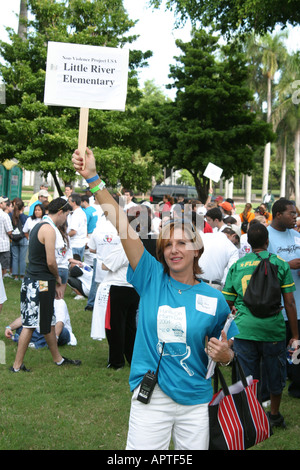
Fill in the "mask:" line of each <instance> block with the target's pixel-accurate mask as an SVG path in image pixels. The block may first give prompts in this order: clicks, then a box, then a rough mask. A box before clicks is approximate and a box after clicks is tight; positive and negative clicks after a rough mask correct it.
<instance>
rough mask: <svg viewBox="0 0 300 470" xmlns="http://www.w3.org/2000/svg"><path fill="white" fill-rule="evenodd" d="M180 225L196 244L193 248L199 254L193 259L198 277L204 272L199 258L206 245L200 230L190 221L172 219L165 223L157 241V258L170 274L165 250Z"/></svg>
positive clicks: (195, 273)
mask: <svg viewBox="0 0 300 470" xmlns="http://www.w3.org/2000/svg"><path fill="white" fill-rule="evenodd" d="M178 227H180V228H181V229H182V230H183V231H184V233H185V235H186V237H187V238H188V239H189V240H190V241H191V242H192V244H193V245H194V247H193V249H194V250H198V255H197V256H195V258H194V261H193V274H194V277H195V278H196V277H197V276H198V275H199V274H202V273H203V271H202V269H201V268H200V266H199V259H200V257H201V255H202V253H203V251H204V246H203V241H202V238H201V236H200V234H199V232H198V231H197V230H196V228H195V227H194V225H193V224H192V222H190V221H184V220H183V221H181V220H170V221H168V222H167V223H165V224H164V225H163V227H162V229H161V232H160V234H159V237H158V239H157V242H156V256H157V259H158V261H160V262H161V264H162V265H163V267H164V271H165V273H166V274H170V271H169V267H168V265H167V263H166V260H165V256H164V251H165V247H166V245H167V243H168V242H169V240H170V238H171V236H172V234H173V232H174V230H175V228H178Z"/></svg>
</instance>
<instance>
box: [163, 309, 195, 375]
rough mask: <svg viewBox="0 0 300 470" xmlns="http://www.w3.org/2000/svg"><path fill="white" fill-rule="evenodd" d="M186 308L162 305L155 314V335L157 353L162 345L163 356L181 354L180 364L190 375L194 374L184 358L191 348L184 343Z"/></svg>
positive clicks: (188, 354) (187, 355)
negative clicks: (156, 338)
mask: <svg viewBox="0 0 300 470" xmlns="http://www.w3.org/2000/svg"><path fill="white" fill-rule="evenodd" d="M186 331H187V326H186V310H185V307H176V308H172V307H170V306H169V305H162V306H160V307H159V309H158V314H157V336H158V345H157V349H158V353H159V354H161V351H162V345H163V343H165V345H164V351H163V356H173V357H175V356H180V357H181V356H182V359H181V360H180V364H181V366H182V367H183V369H184V370H185V371H186V372H187V373H188V374H189V375H190V376H192V375H194V372H193V371H191V370H190V369H189V367H188V365H187V364H186V363H185V360H186V359H187V358H188V357H189V356H190V354H191V348H190V347H189V346H188V345H187V344H186Z"/></svg>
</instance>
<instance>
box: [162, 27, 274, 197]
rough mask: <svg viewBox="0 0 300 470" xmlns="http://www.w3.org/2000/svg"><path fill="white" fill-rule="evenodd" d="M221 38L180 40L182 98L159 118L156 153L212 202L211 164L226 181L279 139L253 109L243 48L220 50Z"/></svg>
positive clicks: (197, 35) (174, 71) (199, 35)
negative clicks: (207, 174)
mask: <svg viewBox="0 0 300 470" xmlns="http://www.w3.org/2000/svg"><path fill="white" fill-rule="evenodd" d="M218 39H219V38H218V37H217V36H214V35H211V34H208V33H206V32H205V31H204V30H202V31H195V32H194V35H193V38H192V40H191V42H189V43H183V42H182V41H177V46H179V47H180V49H181V51H182V55H180V56H179V57H177V61H178V62H177V64H176V65H174V66H172V67H171V69H170V70H171V73H170V77H171V78H173V80H174V85H173V86H174V87H176V89H177V95H176V99H175V102H174V103H165V104H163V105H162V106H161V107H160V108H158V109H157V110H156V113H155V114H153V120H154V122H155V123H156V130H157V136H156V137H157V141H156V147H155V150H153V153H154V155H155V157H156V158H157V159H158V160H159V161H160V162H161V163H162V164H164V165H166V166H169V167H175V168H176V169H180V168H185V169H187V170H188V171H189V172H190V173H191V174H192V175H193V178H194V181H195V185H196V187H197V190H198V194H199V198H200V199H201V200H202V201H205V200H206V197H207V193H208V185H209V181H208V179H207V178H204V177H203V173H204V171H205V168H206V166H207V164H208V163H209V162H213V163H214V164H215V165H217V166H219V167H221V168H222V169H223V175H222V176H224V178H225V179H227V178H230V177H231V176H233V175H235V174H238V173H249V172H251V170H252V169H253V167H254V160H253V156H254V152H255V150H256V149H257V148H258V147H259V146H262V145H264V144H265V143H266V142H268V139H271V140H272V139H273V138H274V136H273V133H272V131H271V127H270V126H269V125H267V124H266V123H265V122H263V121H262V120H258V119H257V116H256V113H254V112H253V111H252V109H251V106H250V103H251V101H252V99H253V95H252V92H251V91H250V89H249V87H248V85H247V79H248V68H247V65H246V58H245V56H244V54H243V53H242V52H241V50H240V47H239V46H238V44H237V43H231V44H228V45H225V46H220V45H219V43H218Z"/></svg>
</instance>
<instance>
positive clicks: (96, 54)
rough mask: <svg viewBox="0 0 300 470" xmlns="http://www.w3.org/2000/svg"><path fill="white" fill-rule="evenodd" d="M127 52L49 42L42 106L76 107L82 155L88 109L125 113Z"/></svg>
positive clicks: (86, 129) (109, 48) (83, 152)
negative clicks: (78, 115)
mask: <svg viewBox="0 0 300 470" xmlns="http://www.w3.org/2000/svg"><path fill="white" fill-rule="evenodd" d="M128 62H129V50H128V49H118V48H112V47H100V46H99V47H98V46H88V45H83V44H71V43H60V42H49V43H48V51H47V67H46V81H45V92H44V103H45V104H46V105H49V106H65V107H76V108H80V117H79V134H78V149H79V151H80V154H81V156H83V157H84V156H85V152H86V147H87V136H88V121H89V109H106V110H115V111H125V104H126V96H127V81H128Z"/></svg>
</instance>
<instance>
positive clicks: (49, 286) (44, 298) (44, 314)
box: [21, 277, 55, 335]
mask: <svg viewBox="0 0 300 470" xmlns="http://www.w3.org/2000/svg"><path fill="white" fill-rule="evenodd" d="M54 299H55V280H52V279H51V280H49V281H36V280H34V279H30V278H28V277H25V278H24V280H23V282H22V286H21V317H22V325H23V327H24V328H36V329H37V330H38V331H39V333H41V334H44V335H46V334H48V333H50V331H51V326H54V325H55V314H54Z"/></svg>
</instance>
